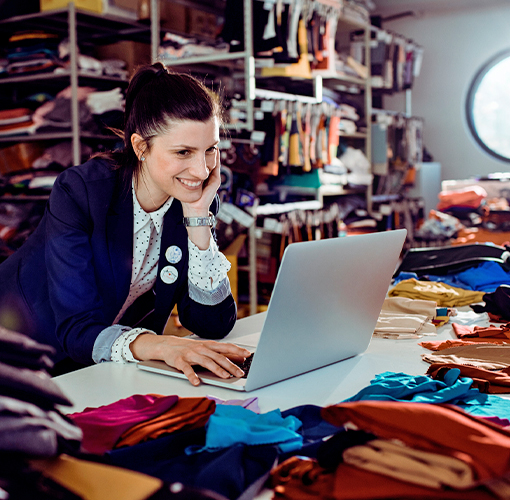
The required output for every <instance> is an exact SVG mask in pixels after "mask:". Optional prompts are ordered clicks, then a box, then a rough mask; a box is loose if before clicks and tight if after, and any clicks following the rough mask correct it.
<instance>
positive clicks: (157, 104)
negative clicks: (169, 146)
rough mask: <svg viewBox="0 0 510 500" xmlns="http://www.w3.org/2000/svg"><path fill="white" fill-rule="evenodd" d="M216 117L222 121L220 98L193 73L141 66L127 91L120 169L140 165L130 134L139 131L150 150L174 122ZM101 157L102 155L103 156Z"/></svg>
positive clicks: (128, 172) (118, 156) (130, 170)
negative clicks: (157, 138)
mask: <svg viewBox="0 0 510 500" xmlns="http://www.w3.org/2000/svg"><path fill="white" fill-rule="evenodd" d="M213 117H215V118H217V119H218V121H219V123H220V124H221V123H222V108H221V105H220V100H219V97H218V96H217V95H216V94H214V93H213V92H212V91H211V90H209V89H208V88H207V87H206V86H205V85H204V84H203V83H202V82H200V81H199V80H198V79H196V78H194V77H193V76H191V75H187V74H181V73H172V72H170V71H167V69H166V68H165V66H163V64H161V63H159V62H157V63H154V64H152V65H144V66H140V67H139V68H138V69H137V71H136V72H135V74H134V75H133V77H132V78H131V81H130V82H129V86H128V89H127V91H126V105H125V111H124V131H123V132H121V135H122V136H123V140H124V149H123V151H122V152H118V153H116V154H115V155H113V156H112V155H110V157H111V158H112V159H113V158H115V160H116V162H117V164H118V168H122V169H123V170H124V172H123V173H124V174H126V175H130V176H131V175H132V174H134V173H136V172H137V171H138V169H139V168H140V163H139V161H138V157H137V155H136V154H135V152H134V150H133V146H132V145H131V136H132V135H133V134H134V133H137V134H139V135H140V136H141V137H142V138H143V139H144V141H145V143H146V146H147V149H148V150H150V148H151V142H152V139H153V138H154V137H155V136H156V135H159V134H161V133H163V132H164V131H165V130H166V129H168V126H169V123H171V122H172V121H180V120H193V121H200V122H205V121H208V120H209V119H211V118H213ZM101 156H102V155H101Z"/></svg>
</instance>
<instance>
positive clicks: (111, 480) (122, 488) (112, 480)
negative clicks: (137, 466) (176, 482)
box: [31, 455, 166, 500]
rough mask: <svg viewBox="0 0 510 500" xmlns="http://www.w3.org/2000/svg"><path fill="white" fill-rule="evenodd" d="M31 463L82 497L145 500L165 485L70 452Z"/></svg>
mask: <svg viewBox="0 0 510 500" xmlns="http://www.w3.org/2000/svg"><path fill="white" fill-rule="evenodd" d="M31 465H32V467H33V468H34V469H36V470H39V471H41V472H43V474H44V476H45V477H47V478H48V477H49V478H51V479H53V480H54V481H56V482H57V483H59V484H61V485H62V486H64V487H65V488H67V489H68V490H70V491H71V492H73V493H74V494H76V495H78V498H84V499H90V500H145V499H147V498H150V497H151V496H152V495H153V494H154V493H155V492H157V491H158V490H159V489H160V488H161V487H162V486H163V483H162V482H161V480H159V479H156V478H155V477H150V476H147V475H145V474H140V473H138V472H133V471H129V470H126V469H121V468H119V467H113V466H111V465H107V464H101V463H95V462H92V461H88V460H83V459H80V458H76V457H72V456H68V455H61V456H59V457H56V458H54V459H51V460H48V459H46V460H33V461H32V463H31ZM42 498H48V497H46V495H45V496H44V497H42ZM164 498H166V497H164Z"/></svg>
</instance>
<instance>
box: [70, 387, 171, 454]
mask: <svg viewBox="0 0 510 500" xmlns="http://www.w3.org/2000/svg"><path fill="white" fill-rule="evenodd" d="M178 400H179V397H178V396H160V395H157V394H147V395H141V394H135V395H133V396H130V397H128V398H125V399H120V400H119V401H116V402H115V403H111V404H109V405H105V406H100V407H98V408H85V410H83V411H82V412H79V413H71V414H70V415H68V416H69V417H70V418H71V420H73V422H74V423H75V424H76V425H77V426H78V427H80V429H81V430H82V431H83V441H82V447H83V449H84V450H86V451H88V452H90V453H96V454H99V455H102V454H103V453H105V452H106V451H108V450H111V449H113V447H114V445H115V443H116V442H117V441H118V439H119V438H120V436H121V435H122V434H123V433H124V432H126V431H127V430H128V429H130V428H131V427H133V426H134V425H136V424H138V423H140V422H144V421H146V420H149V419H151V418H154V417H157V416H159V415H161V414H163V413H165V412H166V411H168V410H169V409H170V408H172V407H173V406H174V405H175V403H177V401H178Z"/></svg>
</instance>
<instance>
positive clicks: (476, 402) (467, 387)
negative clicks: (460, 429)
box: [345, 368, 510, 418]
mask: <svg viewBox="0 0 510 500" xmlns="http://www.w3.org/2000/svg"><path fill="white" fill-rule="evenodd" d="M459 375H460V370H459V369H458V368H453V369H451V370H448V372H447V374H446V376H445V380H444V381H440V380H434V379H433V378H431V377H429V376H427V375H407V374H405V373H394V372H384V373H380V374H379V375H376V377H375V378H374V379H373V380H372V381H371V382H370V385H369V386H368V387H365V388H364V389H362V390H361V391H359V392H358V393H357V394H355V395H354V396H352V397H351V398H349V399H346V400H345V401H364V400H372V401H403V402H405V401H412V402H415V403H436V404H437V403H448V404H454V405H456V406H458V407H459V408H462V409H463V410H464V411H466V412H467V413H470V414H472V415H478V416H485V417H492V416H497V417H499V418H510V400H508V399H505V398H501V397H499V396H495V395H494V394H482V393H480V392H479V391H478V389H471V384H472V383H473V380H472V379H470V378H468V377H462V378H459Z"/></svg>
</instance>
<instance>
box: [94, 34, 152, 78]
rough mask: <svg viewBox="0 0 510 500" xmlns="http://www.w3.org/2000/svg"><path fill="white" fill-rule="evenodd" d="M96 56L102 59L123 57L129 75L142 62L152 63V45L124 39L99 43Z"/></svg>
mask: <svg viewBox="0 0 510 500" xmlns="http://www.w3.org/2000/svg"><path fill="white" fill-rule="evenodd" d="M94 56H95V57H96V58H97V59H99V60H100V61H104V60H105V59H121V60H123V61H126V69H127V71H128V72H129V76H131V75H132V74H133V72H134V71H135V69H136V68H137V67H138V66H140V65H142V64H150V63H151V46H150V44H148V43H142V42H132V41H129V40H123V41H121V42H117V43H113V44H110V45H98V46H97V47H96V50H95V53H94Z"/></svg>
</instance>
